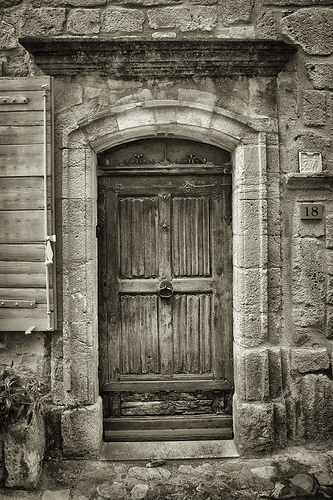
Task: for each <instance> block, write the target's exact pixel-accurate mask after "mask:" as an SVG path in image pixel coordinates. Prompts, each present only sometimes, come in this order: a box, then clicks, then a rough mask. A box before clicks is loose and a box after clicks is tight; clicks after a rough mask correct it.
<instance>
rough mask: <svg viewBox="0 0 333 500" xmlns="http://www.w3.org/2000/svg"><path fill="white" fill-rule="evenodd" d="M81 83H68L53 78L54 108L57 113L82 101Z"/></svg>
mask: <svg viewBox="0 0 333 500" xmlns="http://www.w3.org/2000/svg"><path fill="white" fill-rule="evenodd" d="M82 94H83V91H82V85H81V84H80V83H69V82H65V81H62V80H58V79H57V80H55V84H54V109H55V113H56V114H58V113H60V112H62V111H64V110H65V109H70V108H71V107H73V106H76V105H77V104H81V103H82V98H83V97H82Z"/></svg>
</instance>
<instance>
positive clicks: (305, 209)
mask: <svg viewBox="0 0 333 500" xmlns="http://www.w3.org/2000/svg"><path fill="white" fill-rule="evenodd" d="M322 218H323V205H322V204H321V203H302V204H301V219H302V220H319V219H322Z"/></svg>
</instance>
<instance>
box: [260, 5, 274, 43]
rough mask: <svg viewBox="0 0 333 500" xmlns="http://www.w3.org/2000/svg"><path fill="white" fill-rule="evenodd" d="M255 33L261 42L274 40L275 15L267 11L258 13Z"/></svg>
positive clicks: (271, 11)
mask: <svg viewBox="0 0 333 500" xmlns="http://www.w3.org/2000/svg"><path fill="white" fill-rule="evenodd" d="M256 32H257V36H258V37H259V38H261V39H262V40H276V38H277V13H276V12H275V11H273V10H268V9H267V10H266V9H265V10H264V11H263V12H260V13H259V15H258V17H257V25H256Z"/></svg>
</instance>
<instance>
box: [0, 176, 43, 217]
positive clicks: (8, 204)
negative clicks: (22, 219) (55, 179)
mask: <svg viewBox="0 0 333 500" xmlns="http://www.w3.org/2000/svg"><path fill="white" fill-rule="evenodd" d="M50 190H51V186H50V185H49V194H48V199H49V200H50ZM43 191H44V179H43V177H19V178H15V177H14V178H11V177H8V178H6V177H5V178H2V179H1V178H0V207H1V210H41V209H43V208H44V199H43V197H42V196H40V193H43Z"/></svg>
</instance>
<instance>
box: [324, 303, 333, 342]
mask: <svg viewBox="0 0 333 500" xmlns="http://www.w3.org/2000/svg"><path fill="white" fill-rule="evenodd" d="M325 330H326V331H325V333H326V338H327V339H333V307H332V306H331V305H328V306H327V310H326V329H325Z"/></svg>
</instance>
